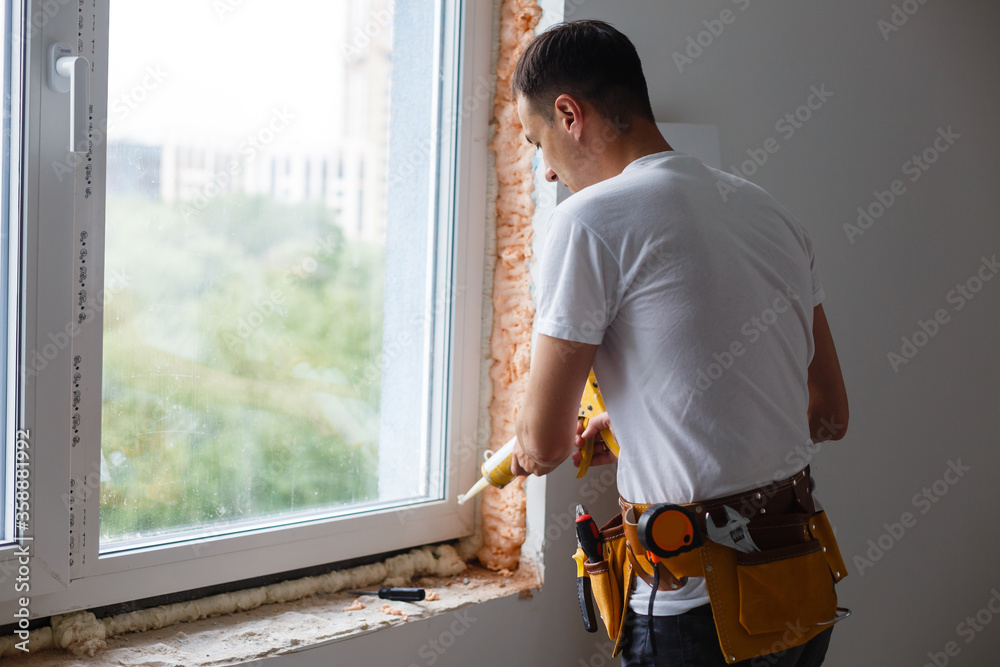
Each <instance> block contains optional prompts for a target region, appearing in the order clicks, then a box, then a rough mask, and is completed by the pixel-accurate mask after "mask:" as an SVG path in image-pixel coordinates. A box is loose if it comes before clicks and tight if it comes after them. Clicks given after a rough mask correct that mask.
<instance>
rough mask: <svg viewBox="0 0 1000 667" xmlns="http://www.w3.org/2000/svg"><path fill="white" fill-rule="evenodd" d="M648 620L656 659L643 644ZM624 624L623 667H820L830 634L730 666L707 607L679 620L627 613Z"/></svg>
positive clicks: (691, 612)
mask: <svg viewBox="0 0 1000 667" xmlns="http://www.w3.org/2000/svg"><path fill="white" fill-rule="evenodd" d="M650 619H652V627H653V639H654V640H655V644H656V655H655V656H653V655H651V654H650V652H649V648H648V647H647V642H646V636H647V634H648V633H649V628H650ZM625 623H626V627H625V635H626V636H625V639H624V648H623V649H622V667H733V666H735V667H819V665H822V664H823V658H824V657H826V649H827V647H828V646H829V645H830V635H831V633H832V632H833V628H830V629H829V630H826V631H824V632H821V633H820V634H818V635H816V636H815V637H813V638H812V639H811V640H810V641H808V642H807V643H805V644H803V645H802V646H796V647H795V648H790V649H787V650H785V651H781V652H780V653H772V654H770V655H764V656H760V657H757V658H750V659H749V660H741V661H740V662H736V663H731V664H730V663H727V662H726V659H725V658H724V657H723V656H722V649H721V648H719V638H718V636H717V635H716V634H715V621H714V620H713V619H712V605H710V604H706V605H702V606H701V607H696V608H695V609H692V610H691V611H689V612H687V613H686V614H680V615H678V616H646V615H645V614H636V613H635V612H634V611H632V610H631V609H629V610H628V613H627V615H626V617H625Z"/></svg>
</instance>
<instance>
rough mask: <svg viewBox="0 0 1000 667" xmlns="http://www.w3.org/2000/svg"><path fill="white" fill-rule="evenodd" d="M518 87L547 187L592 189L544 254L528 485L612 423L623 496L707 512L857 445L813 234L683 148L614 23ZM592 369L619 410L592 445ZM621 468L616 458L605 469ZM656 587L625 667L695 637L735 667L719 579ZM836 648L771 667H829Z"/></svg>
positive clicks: (525, 458) (585, 29) (611, 407)
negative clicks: (819, 446)
mask: <svg viewBox="0 0 1000 667" xmlns="http://www.w3.org/2000/svg"><path fill="white" fill-rule="evenodd" d="M513 87H514V95H515V98H516V100H517V109H518V115H519V117H520V120H521V123H522V125H523V126H524V131H525V137H526V139H527V140H528V141H529V142H530V143H532V144H534V145H535V146H536V147H538V148H539V149H541V151H542V155H543V157H544V169H545V177H546V179H547V180H549V181H556V180H562V181H563V183H565V184H566V185H567V186H568V187H569V189H570V190H571V191H572V192H574V193H575V194H574V196H573V197H570V198H569V199H568V200H566V201H565V202H563V203H562V204H560V205H559V206H558V207H557V208H556V210H555V212H554V213H553V216H552V220H551V222H550V225H549V230H548V232H547V238H546V240H545V247H544V249H543V251H542V253H541V257H540V263H539V271H538V273H539V279H538V285H537V293H538V303H537V312H536V316H535V327H536V330H537V333H538V334H539V335H538V337H537V343H536V346H535V349H534V352H533V358H532V365H531V371H530V375H529V378H528V389H527V395H526V399H525V401H524V404H523V405H522V406H521V409H520V411H519V413H518V418H517V426H516V432H517V437H518V445H517V446H516V449H515V455H514V462H513V464H512V468H513V469H514V472H515V473H517V474H522V475H524V474H536V475H544V474H547V473H548V472H550V471H551V470H553V469H554V468H555V467H556V466H558V465H559V464H560V463H561V462H562V461H564V460H565V459H566V458H567V457H570V456H571V455H572V456H573V458H574V459H575V460H576V461H577V462H578V461H579V451H577V450H576V449H575V448H579V447H580V445H581V442H582V440H581V435H582V436H583V437H589V436H590V435H593V434H594V433H596V431H597V429H598V428H600V427H602V426H605V425H607V424H608V423H609V420H610V421H611V422H613V424H614V432H615V436H616V439H617V440H618V442H619V444H620V445H621V452H620V460H619V461H618V466H619V467H618V487H619V493H620V494H621V496H622V498H624V499H625V500H627V501H630V502H632V503H664V502H669V503H678V504H681V503H693V502H702V501H703V500H707V499H712V498H719V497H722V496H728V495H730V494H736V493H740V492H744V491H747V490H749V489H755V488H758V487H761V486H764V485H766V484H768V483H771V482H773V481H774V480H777V479H783V478H787V477H789V476H791V475H793V474H794V473H797V472H798V471H799V470H800V469H801V468H803V467H804V466H805V462H804V461H802V460H801V458H794V457H792V456H790V454H791V453H792V452H793V451H794V450H795V449H796V447H799V446H802V444H803V443H808V442H809V440H810V439H811V440H812V441H814V442H815V441H820V440H837V439H840V438H842V437H843V436H844V433H845V431H846V425H847V418H848V405H847V395H846V391H845V388H844V382H843V378H842V376H841V371H840V366H839V362H838V360H837V354H836V350H835V348H834V344H833V338H832V336H831V334H830V329H829V326H828V324H827V320H826V317H825V315H824V313H823V307H822V306H821V305H820V302H821V301H822V299H823V296H824V293H823V289H822V286H821V284H820V281H819V276H818V273H817V270H816V266H815V261H814V256H813V250H812V246H811V243H810V241H809V238H808V236H807V235H806V233H805V230H804V229H803V228H802V226H801V225H800V224H799V223H798V222H797V221H796V220H795V219H794V218H793V217H792V215H791V214H790V213H789V212H788V211H787V210H785V209H784V208H782V207H781V205H780V204H778V203H777V202H776V201H775V200H774V199H773V198H771V197H770V196H769V195H768V194H767V193H766V192H764V191H763V190H762V189H760V188H759V187H757V186H755V185H753V184H751V183H749V182H747V181H744V180H742V179H740V178H737V177H735V176H732V175H730V174H726V173H724V172H721V171H718V170H714V169H711V168H708V167H706V166H705V165H703V164H702V163H701V162H699V161H698V160H695V159H694V158H691V157H688V156H686V155H683V154H681V153H677V152H674V151H673V149H672V148H671V147H670V145H669V144H668V143H667V141H666V140H665V139H664V138H663V136H662V135H661V134H660V132H659V131H658V129H657V127H656V124H655V120H654V117H653V112H652V109H651V106H650V102H649V96H648V92H647V89H646V82H645V78H644V77H643V74H642V67H641V64H640V61H639V57H638V55H637V53H636V51H635V48H634V47H633V45H632V44H631V42H630V41H629V40H628V38H626V37H625V36H624V35H622V34H621V33H620V32H618V31H617V30H615V29H614V28H613V27H611V26H610V25H608V24H606V23H603V22H599V21H576V22H571V23H564V24H560V25H558V26H554V27H553V28H551V29H549V30H548V31H546V32H545V33H543V34H541V35H539V36H538V37H536V38H535V40H534V41H533V42H532V43H531V44H529V46H528V47H527V48H526V50H525V52H524V54H523V55H522V56H521V59H520V61H519V62H518V65H517V68H516V70H515V74H514V81H513ZM591 367H593V368H594V371H595V373H596V374H597V378H598V380H599V382H600V385H601V390H602V393H603V395H604V399H605V402H606V405H607V409H608V413H607V414H606V415H602V417H601V419H600V420H597V419H595V420H594V421H593V422H592V423H591V426H590V428H589V429H588V432H586V433H583V434H579V435H578V434H577V428H576V424H577V410H578V406H579V397H580V395H581V393H582V389H583V385H584V382H585V381H586V378H587V374H588V371H589V369H590V368H591ZM613 460H614V457H613V455H612V454H611V453H610V452H608V451H607V449H606V448H600V449H599V450H598V451H597V452H596V454H595V459H594V462H595V463H609V462H611V461H613ZM651 593H652V587H651V586H650V585H649V584H648V583H646V582H644V581H642V580H637V582H636V588H635V590H634V592H633V594H632V598H631V602H630V605H629V606H630V611H628V620H627V631H628V632H629V633H631V634H630V635H629V636H628V638H627V639H626V642H627V644H626V647H625V649H624V652H623V664H625V665H633V664H635V665H639V664H657V665H659V664H663V665H668V664H680V663H675V662H673V658H672V657H671V656H672V655H673V654H674V653H675V652H677V651H680V650H681V648H680V647H682V646H685V645H687V646H690V645H691V644H692V643H693V644H694V645H695V646H696V647H697V650H698V653H699V655H698V657H696V658H693V657H692V656H691V655H690V654H689V651H690V648H688V649H685V651H686V653H685V658H686V660H687V661H686V662H683V664H685V665H693V664H697V665H726V664H727V662H726V660H725V659H724V657H723V656H722V654H721V651H720V648H719V644H718V641H717V640H716V638H715V628H714V626H713V619H712V610H711V606H710V605H709V604H708V603H709V596H708V592H707V590H706V586H705V580H704V579H703V578H700V577H692V578H690V579H689V580H687V581H686V582H684V583H683V585H682V586H681V587H680V589H679V590H676V591H659V592H658V593H657V594H656V595H655V597H654V598H653V603H654V604H653V605H652V607H651V606H650V597H651ZM650 609H652V611H653V613H652V615H651V616H650V615H648V612H649V610H650ZM650 632H651V633H652V634H653V639H654V640H655V646H656V655H655V656H651V655H648V654H645V653H644V648H645V647H647V645H648V642H647V641H646V635H647V634H648V633H650ZM829 636H830V632H828V631H827V632H823V633H821V634H819V635H818V636H817V637H816V638H814V639H812V640H811V641H810V642H809V643H807V644H805V645H804V646H800V647H797V648H795V649H792V650H788V651H785V652H784V653H783V654H782V655H781V656H780V657H779V656H775V657H774V658H773V661H770V662H767V663H766V664H769V665H799V666H805V665H819V664H821V663H822V660H823V656H824V654H825V652H826V646H827V643H828V641H829ZM647 653H648V652H647ZM643 660H649V662H643ZM748 663H749V661H748ZM754 664H758V663H754Z"/></svg>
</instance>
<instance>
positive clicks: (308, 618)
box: [3, 563, 540, 667]
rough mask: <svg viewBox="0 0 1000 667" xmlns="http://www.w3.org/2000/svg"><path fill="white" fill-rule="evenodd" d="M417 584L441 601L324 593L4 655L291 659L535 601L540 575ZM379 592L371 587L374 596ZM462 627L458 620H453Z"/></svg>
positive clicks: (48, 659) (527, 572) (465, 575)
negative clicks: (497, 603) (440, 618)
mask: <svg viewBox="0 0 1000 667" xmlns="http://www.w3.org/2000/svg"><path fill="white" fill-rule="evenodd" d="M413 585H415V586H421V587H423V588H425V589H427V591H428V593H430V592H431V591H434V592H435V593H437V595H438V596H439V599H437V600H433V601H424V602H419V603H407V602H389V601H386V600H380V599H378V598H376V597H372V596H364V597H361V598H360V600H361V601H362V602H363V603H364V604H365V605H366V606H365V608H364V609H362V610H359V611H344V607H345V606H348V605H350V604H351V603H352V602H354V600H355V599H357V596H354V595H348V594H346V593H343V592H340V593H320V594H316V595H311V596H308V597H305V598H302V599H300V600H295V601H292V602H283V603H276V604H266V605H262V606H260V607H257V608H256V609H252V610H249V611H245V612H239V613H236V614H231V615H226V616H218V617H214V618H205V619H200V620H197V621H193V622H184V623H178V624H176V625H171V626H168V627H164V628H160V629H158V630H149V631H146V632H136V633H128V634H122V635H117V636H112V637H108V638H107V639H106V642H107V648H106V649H105V650H103V651H100V652H98V653H97V654H96V655H95V656H94V657H92V658H91V657H88V656H86V655H84V656H80V657H76V656H71V655H70V654H68V653H67V652H66V651H64V650H63V649H47V650H43V651H39V652H37V653H32V654H26V655H21V656H18V655H16V654H15V655H13V656H12V655H11V654H10V653H5V654H4V656H3V657H4V661H5V662H10V664H17V665H36V666H40V665H47V666H48V665H51V666H52V667H55V666H57V665H58V666H59V667H65V666H66V665H78V664H79V665H103V664H108V665H151V664H165V665H166V664H170V665H187V666H189V667H198V666H202V665H213V666H215V667H218V666H220V665H238V664H244V663H248V662H253V661H255V660H261V659H263V658H270V657H275V656H280V655H288V654H291V653H297V652H301V651H308V650H310V649H314V648H318V647H320V646H323V645H326V644H330V643H333V642H340V641H345V640H348V639H351V638H354V637H359V636H361V635H365V634H368V633H371V632H376V631H378V630H381V629H384V628H389V627H393V626H396V625H402V624H403V623H413V622H414V621H417V620H422V619H427V618H431V617H433V616H437V615H439V614H444V613H447V612H454V611H456V610H458V609H461V608H462V607H466V606H468V605H472V604H478V603H481V602H486V601H488V600H493V599H497V598H502V597H507V596H510V595H515V594H518V595H520V596H521V597H530V595H531V593H530V590H531V589H532V588H535V589H537V588H539V587H540V581H539V577H538V575H537V574H536V573H535V571H534V570H533V569H531V568H530V567H529V566H528V565H527V563H525V564H522V566H521V568H519V569H518V570H517V571H516V572H514V573H511V574H510V575H509V576H508V575H506V574H499V573H496V572H491V571H489V570H485V569H483V568H480V567H469V568H468V569H467V570H466V571H465V572H462V573H461V574H459V575H457V576H455V577H446V578H442V577H420V578H418V579H417V580H416V581H415V582H414V583H413ZM375 588H377V586H374V587H369V590H373V589H375ZM383 605H388V606H389V607H391V608H394V609H398V610H401V611H403V612H404V613H406V614H407V617H406V618H405V619H404V618H403V617H401V616H398V615H391V614H388V613H385V612H384V611H383V610H382V607H383ZM456 620H457V621H459V622H460V621H461V616H460V614H459V615H457V617H456Z"/></svg>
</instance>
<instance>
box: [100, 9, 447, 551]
mask: <svg viewBox="0 0 1000 667" xmlns="http://www.w3.org/2000/svg"><path fill="white" fill-rule="evenodd" d="M428 4H431V3H428ZM393 16H394V10H393V5H392V3H391V1H390V0H375V1H373V2H348V1H346V0H339V1H334V2H331V1H330V0H296V1H294V2H281V3H279V2H274V1H272V2H263V1H260V2H254V3H227V2H213V3H209V2H205V1H204V0H176V1H175V2H172V3H171V4H170V7H169V10H164V5H163V4H162V3H160V2H153V1H152V0H121V1H119V2H115V3H113V4H112V6H111V25H110V54H109V83H108V90H109V95H108V122H109V126H108V133H107V135H108V146H107V150H108V162H107V204H106V207H107V214H106V249H105V250H106V257H105V289H106V294H107V298H106V306H105V312H104V322H105V324H104V342H103V345H104V359H103V410H102V437H101V480H102V483H101V544H102V550H105V549H115V548H126V547H130V546H135V545H138V544H148V543H151V542H154V541H165V540H170V539H179V538H180V537H183V536H189V535H197V534H205V533H219V532H227V531H232V530H242V529H248V528H252V527H254V526H259V525H262V524H267V523H275V522H284V521H293V520H301V519H303V518H310V517H317V516H328V515H331V514H337V513H345V512H355V511H360V510H363V509H365V508H371V507H377V506H385V505H386V504H391V503H393V502H396V501H401V500H402V499H404V498H411V497H412V495H413V494H412V492H411V490H409V489H406V488H398V487H396V486H394V485H392V484H387V483H384V481H382V482H380V475H381V474H382V473H381V472H380V470H383V469H384V468H385V465H384V462H380V451H382V450H383V449H384V447H383V445H382V443H383V441H384V440H385V439H386V438H389V437H392V436H393V434H391V433H386V432H385V428H383V427H382V422H383V420H382V415H381V410H380V405H381V403H382V392H383V387H382V372H381V371H382V365H383V361H384V355H383V320H384V303H385V302H386V300H387V299H388V301H389V302H392V300H393V298H394V297H393V295H392V294H391V293H390V294H386V287H385V285H386V284H387V281H386V260H385V257H386V211H387V205H386V183H387V179H388V172H389V165H388V157H387V156H388V141H389V137H388V128H389V117H390V116H389V114H390V109H389V102H390V81H391V73H392V49H393V34H392V33H393V26H392V19H393ZM428 47H429V48H430V47H432V43H431V42H430V41H428ZM424 55H425V56H426V58H428V59H431V58H432V57H433V52H432V51H431V50H429V49H428V50H427V52H426V53H425V54H424ZM420 261H421V262H426V261H427V258H425V257H421V258H420ZM422 270H423V269H422ZM420 335H421V334H420V332H419V331H418V332H417V334H415V337H414V338H415V340H417V341H418V342H419V338H420ZM423 347H424V346H423V345H421V344H416V345H412V346H410V349H409V350H408V351H407V353H408V354H411V355H414V356H416V357H417V358H420V357H421V353H422V351H423ZM418 366H419V370H418V373H426V372H427V371H426V369H427V364H419V365H418ZM410 379H411V380H412V383H413V385H414V386H415V387H422V386H424V385H425V384H426V382H425V379H424V378H422V377H419V376H415V377H412V378H410ZM409 452H410V453H409V454H407V455H406V456H408V457H409V459H406V457H404V460H403V462H402V465H404V466H405V467H406V468H407V469H408V470H413V471H418V472H419V473H420V474H422V475H424V478H425V479H426V476H427V474H428V472H427V471H428V464H427V460H428V457H430V456H431V453H430V452H429V450H428V449H427V448H426V447H423V446H414V447H412V448H410V449H409ZM399 464H400V463H399V462H398V461H397V462H396V463H395V465H397V466H398V465H399ZM418 487H419V488H421V489H423V490H424V491H425V492H427V493H432V494H433V493H437V491H436V490H434V489H428V488H427V485H426V483H423V484H419V485H418Z"/></svg>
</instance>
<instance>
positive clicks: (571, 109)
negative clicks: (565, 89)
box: [554, 93, 584, 141]
mask: <svg viewBox="0 0 1000 667" xmlns="http://www.w3.org/2000/svg"><path fill="white" fill-rule="evenodd" d="M554 106H555V121H556V123H558V124H559V128H560V129H562V130H565V131H566V132H569V133H570V134H572V135H573V138H574V139H576V140H577V141H579V140H580V139H581V137H582V136H583V121H584V111H583V105H581V104H580V102H579V101H577V99H576V98H574V97H573V96H572V95H567V94H566V93H563V94H562V95H560V96H559V97H557V98H556V101H555V103H554Z"/></svg>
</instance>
